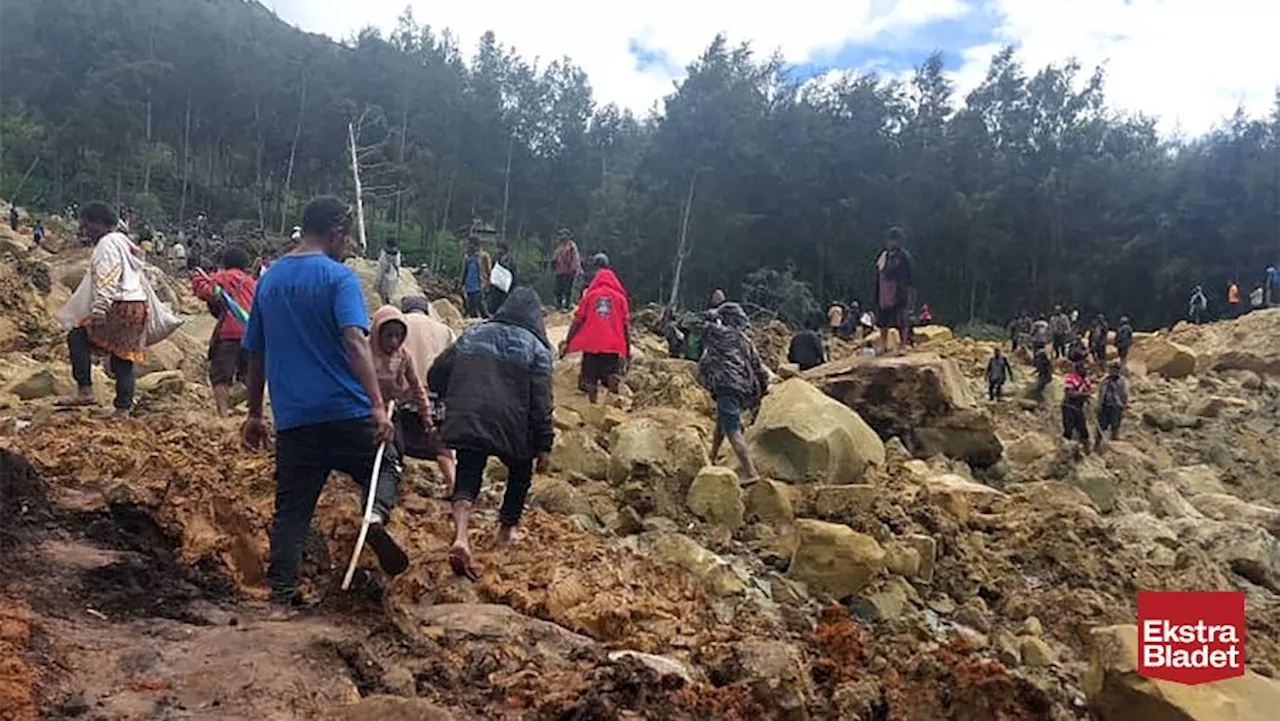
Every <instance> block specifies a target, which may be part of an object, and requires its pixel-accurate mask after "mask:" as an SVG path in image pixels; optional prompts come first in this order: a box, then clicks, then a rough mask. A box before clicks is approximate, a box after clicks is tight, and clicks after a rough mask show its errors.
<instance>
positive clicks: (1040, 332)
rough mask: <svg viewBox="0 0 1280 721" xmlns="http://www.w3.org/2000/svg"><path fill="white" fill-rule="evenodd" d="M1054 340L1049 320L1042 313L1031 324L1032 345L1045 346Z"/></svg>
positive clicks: (1036, 346)
mask: <svg viewBox="0 0 1280 721" xmlns="http://www.w3.org/2000/svg"><path fill="white" fill-rule="evenodd" d="M1052 341H1053V334H1052V333H1051V332H1050V331H1049V321H1048V319H1046V318H1045V317H1044V314H1043V313H1041V314H1040V317H1038V318H1036V320H1035V322H1034V323H1032V324H1031V347H1032V348H1033V349H1035V348H1044V347H1046V346H1048V345H1049V343H1050V342H1052Z"/></svg>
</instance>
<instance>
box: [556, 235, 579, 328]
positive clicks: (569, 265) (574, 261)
mask: <svg viewBox="0 0 1280 721" xmlns="http://www.w3.org/2000/svg"><path fill="white" fill-rule="evenodd" d="M553 260H554V263H555V269H556V309H557V310H560V311H566V310H569V305H570V304H571V303H572V302H573V284H574V283H575V282H576V281H577V280H578V276H579V275H581V274H582V257H581V256H580V255H579V254H578V244H577V243H575V242H573V234H572V233H570V232H569V229H568V228H561V229H560V232H558V233H556V251H555V255H554V256H553Z"/></svg>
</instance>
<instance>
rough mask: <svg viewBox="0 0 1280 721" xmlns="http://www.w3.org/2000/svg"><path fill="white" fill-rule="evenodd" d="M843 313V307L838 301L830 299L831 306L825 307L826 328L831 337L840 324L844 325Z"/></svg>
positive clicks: (837, 330)
mask: <svg viewBox="0 0 1280 721" xmlns="http://www.w3.org/2000/svg"><path fill="white" fill-rule="evenodd" d="M844 314H845V309H844V306H843V305H840V301H837V300H833V301H831V307H830V308H828V309H827V330H828V331H829V332H830V333H831V335H832V336H833V337H834V336H835V335H836V334H837V333H838V332H839V331H840V326H842V325H844Z"/></svg>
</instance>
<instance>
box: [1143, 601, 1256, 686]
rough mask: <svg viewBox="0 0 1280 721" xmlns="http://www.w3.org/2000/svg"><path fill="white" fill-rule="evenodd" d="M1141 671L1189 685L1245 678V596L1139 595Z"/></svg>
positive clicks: (1152, 676)
mask: <svg viewBox="0 0 1280 721" xmlns="http://www.w3.org/2000/svg"><path fill="white" fill-rule="evenodd" d="M1138 673H1139V674H1140V675H1142V676H1145V677H1147V678H1154V679H1159V680H1162V681H1173V682H1175V683H1183V684H1189V685H1195V684H1201V683H1209V682H1210V681H1221V680H1222V679H1224V678H1232V677H1234V676H1243V675H1244V593H1242V592H1236V591H1194V592H1181V591H1178V592H1175V591H1141V592H1139V593H1138Z"/></svg>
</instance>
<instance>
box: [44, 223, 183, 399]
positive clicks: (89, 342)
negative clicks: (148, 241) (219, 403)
mask: <svg viewBox="0 0 1280 721" xmlns="http://www.w3.org/2000/svg"><path fill="white" fill-rule="evenodd" d="M119 222H120V219H119V218H118V217H117V216H116V213H115V211H114V210H112V209H111V206H109V205H107V204H106V203H89V204H87V205H85V206H84V208H83V209H82V210H81V211H80V232H81V234H82V235H84V236H85V237H87V238H88V239H89V240H91V241H92V242H93V243H94V248H93V255H92V256H91V257H90V260H89V269H88V271H87V272H86V273H85V277H84V279H83V280H81V282H80V286H79V287H77V288H76V292H75V294H74V295H73V296H72V297H71V300H70V301H68V303H67V305H66V306H65V307H64V308H63V309H62V310H61V311H59V312H58V314H57V317H58V320H59V321H61V322H62V324H63V326H64V327H67V328H70V329H71V330H70V332H69V333H67V349H68V351H70V354H71V375H72V377H73V378H74V379H75V382H76V392H75V394H74V395H72V396H70V397H67V398H61V399H59V400H58V401H56V405H59V406H91V405H95V404H96V402H97V401H96V400H95V398H94V395H93V376H92V373H91V371H92V367H93V357H94V355H106V356H108V357H109V359H110V360H109V363H108V371H109V373H110V375H112V376H113V377H114V378H115V381H116V397H115V404H114V405H115V415H116V417H127V416H128V415H129V411H130V410H131V409H132V407H133V391H134V364H135V363H139V362H142V361H144V360H146V356H147V346H148V345H151V344H154V343H156V342H159V341H160V340H162V339H163V338H164V337H165V336H167V335H169V334H170V333H172V332H173V331H174V330H175V329H176V328H177V327H178V325H180V324H181V321H180V320H178V319H177V318H176V317H175V316H173V314H172V312H171V311H170V310H169V309H168V307H167V306H164V305H163V304H162V303H160V301H159V300H158V299H156V297H155V293H154V292H153V291H152V290H151V286H150V284H149V283H148V281H147V279H146V276H145V275H144V273H143V268H144V264H143V260H142V250H141V249H140V248H138V246H137V245H135V244H134V242H133V241H132V240H131V239H130V238H129V236H127V235H125V234H124V233H122V232H120V231H118V230H117V228H118V226H119Z"/></svg>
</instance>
